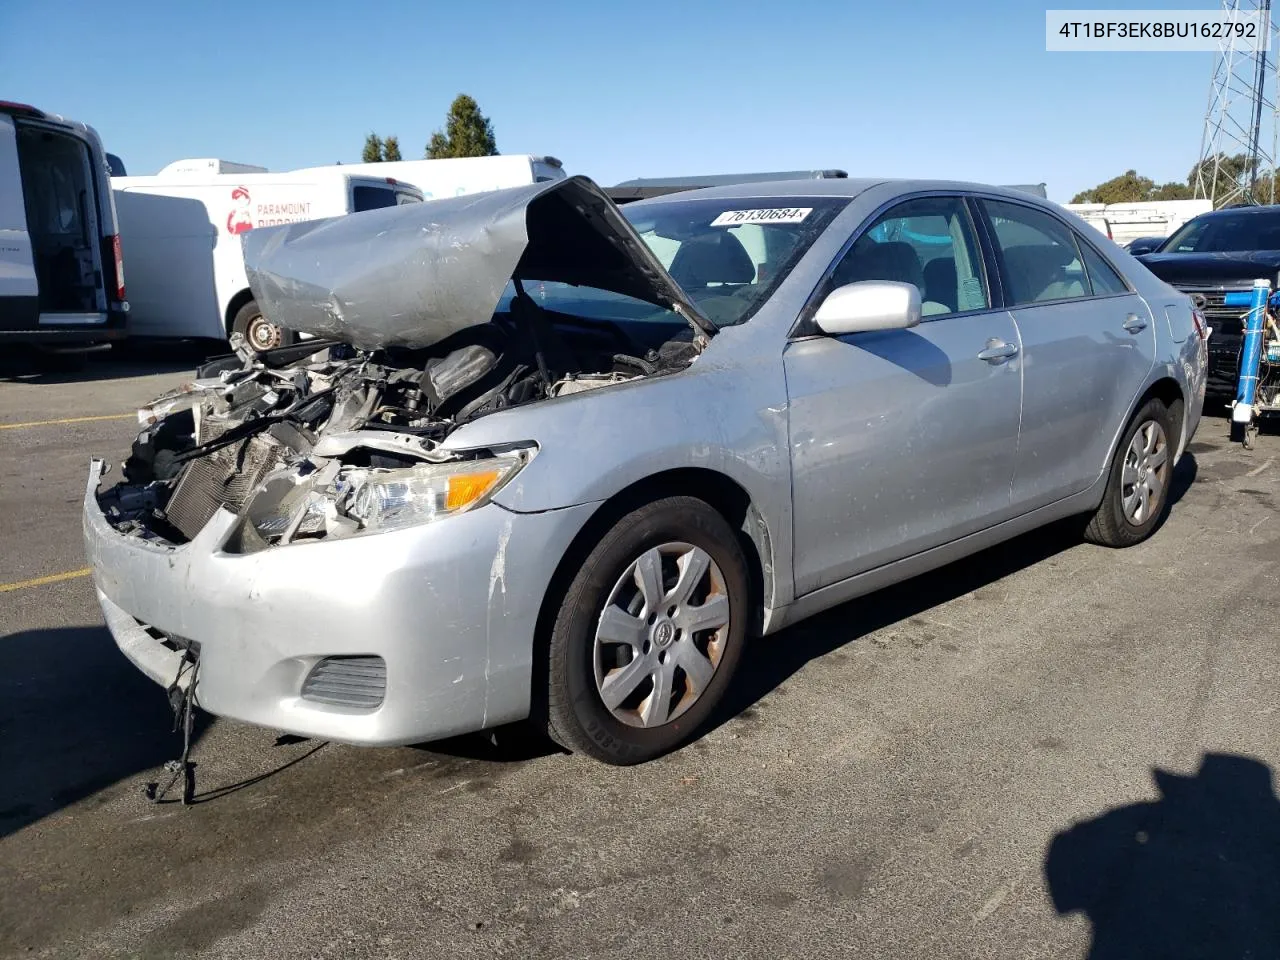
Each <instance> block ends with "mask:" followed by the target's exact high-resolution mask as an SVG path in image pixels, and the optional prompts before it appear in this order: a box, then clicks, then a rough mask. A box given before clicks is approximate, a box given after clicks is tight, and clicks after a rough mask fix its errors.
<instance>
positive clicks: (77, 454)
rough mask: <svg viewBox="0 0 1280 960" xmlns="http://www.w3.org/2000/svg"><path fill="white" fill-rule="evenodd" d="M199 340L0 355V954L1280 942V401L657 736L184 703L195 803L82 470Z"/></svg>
mask: <svg viewBox="0 0 1280 960" xmlns="http://www.w3.org/2000/svg"><path fill="white" fill-rule="evenodd" d="M192 362H193V361H192V358H191V357H190V356H188V355H182V356H179V357H177V358H172V357H168V356H165V355H164V354H163V353H160V354H156V355H150V356H147V357H144V358H141V359H139V358H136V357H135V358H133V359H129V358H124V359H121V358H112V357H99V358H95V359H94V360H93V361H92V362H91V363H90V365H89V366H88V367H87V368H86V369H85V370H84V371H80V372H76V373H68V374H60V375H44V376H34V375H17V374H13V373H11V374H10V375H9V376H7V377H0V956H5V957H8V956H14V957H94V958H97V957H143V958H159V957H188V956H191V957H225V958H258V957H262V958H272V960H292V958H299V960H301V958H308V960H309V958H317V957H324V958H328V957H334V958H365V957H367V958H417V957H431V958H434V957H441V958H444V957H447V958H463V957H493V956H498V957H522V958H523V957H540V958H541V957H545V958H553V957H554V958H560V957H583V958H586V957H590V958H612V957H619V958H622V957H627V958H634V957H660V956H680V957H690V958H692V957H717V958H719V957H751V958H754V957H761V958H771V960H780V958H788V957H795V958H800V957H829V956H866V957H875V958H885V957H913V958H914V957H930V958H950V957H956V958H974V957H1001V958H1003V957H1008V958H1031V957H1084V956H1089V955H1092V956H1094V957H1098V958H1101V957H1157V956H1159V957H1171V958H1173V957H1191V956H1197V957H1218V956H1221V957H1245V956H1248V957H1254V958H1262V957H1280V801H1278V800H1277V798H1276V794H1275V784H1274V782H1273V775H1274V771H1275V769H1276V767H1277V764H1278V763H1280V692H1277V679H1278V678H1280V643H1278V642H1277V636H1278V631H1277V625H1278V624H1280V615H1278V613H1277V611H1278V610H1280V517H1278V516H1277V515H1276V513H1275V511H1276V509H1277V493H1278V492H1280V485H1278V482H1277V481H1278V478H1280V436H1275V435H1263V436H1261V437H1260V438H1259V439H1258V442H1257V445H1256V448H1255V449H1254V450H1252V451H1245V450H1242V449H1241V448H1240V447H1239V446H1235V445H1231V444H1229V443H1227V440H1226V435H1227V423H1226V421H1225V420H1224V419H1222V418H1221V417H1210V418H1208V419H1206V421H1205V422H1204V424H1203V425H1202V427H1201V431H1200V434H1199V436H1197V438H1196V441H1195V443H1193V444H1192V447H1191V450H1190V451H1189V452H1188V453H1187V454H1186V456H1184V458H1183V459H1182V461H1181V462H1180V463H1179V464H1178V466H1177V470H1176V474H1175V481H1176V483H1175V495H1176V497H1177V501H1176V502H1175V503H1174V505H1173V508H1172V512H1171V514H1170V516H1169V519H1168V521H1167V522H1166V524H1165V525H1164V526H1163V528H1162V529H1160V530H1159V531H1158V533H1157V534H1156V535H1155V536H1154V537H1153V538H1152V539H1151V540H1149V541H1148V542H1147V543H1144V544H1142V545H1140V546H1138V547H1135V548H1132V549H1129V550H1124V551H1115V550H1108V549H1104V548H1100V547H1095V546H1090V545H1086V544H1083V543H1081V542H1080V540H1079V538H1078V536H1077V530H1076V529H1075V528H1074V527H1072V526H1071V525H1058V526H1055V527H1052V528H1049V529H1047V530H1043V531H1039V532H1037V533H1033V534H1030V535H1028V536H1025V537H1022V538H1020V539H1018V540H1016V541H1013V542H1012V543H1009V544H1006V545H1004V546H1002V547H998V548H996V549H993V550H989V551H987V552H985V553H982V554H980V555H978V556H976V557H973V558H970V559H968V560H965V561H963V562H962V563H959V564H956V565H953V566H951V567H948V568H946V569H944V570H941V571H938V572H936V573H934V574H931V575H929V576H926V577H923V578H920V579H918V580H916V581H913V582H911V583H910V584H905V585H902V586H899V587H896V588H893V589H891V590H888V591H885V592H882V593H880V594H877V595H874V596H872V597H868V598H865V599H863V600H861V601H856V602H854V603H850V604H847V605H845V606H842V607H839V608H838V609H836V610H833V611H830V612H828V613H826V614H824V615H822V616H819V617H817V618H815V619H813V620H811V621H808V622H806V623H804V624H801V625H799V626H797V627H795V628H792V629H790V630H787V631H786V632H784V633H782V634H780V635H778V636H776V637H772V638H768V639H766V640H762V641H759V642H757V643H756V644H755V645H754V646H753V647H752V648H751V649H750V650H749V651H748V656H747V659H746V661H745V663H744V666H743V670H742V673H741V675H740V677H739V681H738V683H737V684H736V687H735V689H734V692H733V696H732V700H731V702H730V703H729V704H728V705H727V707H726V709H725V710H724V711H723V712H722V715H721V716H720V717H719V718H718V719H717V721H716V723H715V725H714V726H713V727H712V729H710V730H709V731H707V732H706V733H705V734H704V735H703V736H701V737H700V738H699V739H698V740H696V741H695V742H694V743H692V744H691V745H689V746H688V747H686V748H685V749H683V750H681V751H679V752H677V753H675V754H673V755H671V756H669V757H666V758H664V759H661V760H659V761H656V762H654V763H650V764H647V765H644V766H641V767H635V768H627V769H617V768H609V767H605V766H602V765H598V764H596V763H593V762H591V761H589V760H586V759H584V758H580V757H576V756H568V755H564V754H562V753H559V752H555V751H552V750H551V749H550V748H549V747H547V746H546V745H545V744H543V743H542V742H540V741H538V740H536V739H535V738H530V737H528V736H525V735H523V734H522V733H521V731H519V730H506V729H504V730H500V731H497V732H496V733H495V734H493V735H476V736H473V737H464V738H459V739H458V740H454V741H449V742H446V743H443V744H429V745H423V746H422V747H411V748H400V749H382V750H375V749H359V748H354V747H346V746H340V745H336V744H326V743H320V742H316V741H298V740H296V739H293V738H281V737H279V735H278V734H277V733H276V732H274V731H270V730H264V729H258V728H254V727H250V726H246V725H243V724H239V723H235V722H230V721H223V720H213V719H212V718H202V721H201V723H200V725H199V726H198V728H197V735H198V739H197V742H196V745H195V751H194V752H195V759H196V761H197V763H198V768H197V774H198V796H197V803H196V804H195V805H194V806H192V807H190V808H183V807H181V806H180V805H178V804H175V803H162V804H151V803H148V802H147V800H146V799H145V798H144V796H143V787H144V785H145V784H146V783H148V782H151V781H157V780H160V779H162V770H161V769H160V768H161V766H162V764H163V763H164V762H165V761H166V760H169V759H172V758H173V757H174V756H175V755H176V753H177V750H178V747H179V742H178V739H177V737H176V736H175V735H174V734H173V733H172V732H171V730H170V717H169V713H168V707H167V704H166V702H165V697H164V694H163V692H162V691H161V690H160V689H159V688H158V687H156V686H154V685H152V684H151V683H150V682H149V681H147V680H146V679H145V678H143V677H142V675H141V674H140V673H138V672H137V671H136V670H135V669H134V668H133V667H131V666H130V665H129V664H128V663H127V662H126V661H125V659H124V658H123V656H121V655H120V654H119V653H118V652H117V651H116V649H115V647H114V645H113V644H112V642H111V639H110V637H109V635H108V634H107V632H106V630H105V629H104V627H103V626H102V619H101V615H100V613H99V611H98V609H97V604H96V601H95V599H94V595H93V587H92V582H91V580H90V578H89V577H88V576H86V575H85V570H84V567H85V563H84V558H83V552H82V547H81V542H80V500H81V498H82V497H83V494H84V482H85V474H86V468H87V465H88V460H89V457H90V456H92V455H95V454H96V455H103V456H106V457H108V458H109V459H110V460H112V461H115V462H117V463H118V462H119V461H120V460H121V459H123V457H124V455H125V454H126V453H127V450H128V445H129V442H130V440H131V439H132V436H133V434H134V433H135V432H136V421H135V420H134V419H133V411H134V408H135V407H136V406H137V405H138V404H140V403H142V402H145V401H146V400H148V399H150V398H151V397H153V396H154V395H155V394H157V393H159V392H161V391H162V390H164V389H167V388H168V387H170V386H172V385H176V384H177V383H179V382H180V381H181V380H182V379H183V378H184V375H185V374H186V373H187V372H188V371H189V368H190V366H191V363H192ZM1091 951H1092V953H1091Z"/></svg>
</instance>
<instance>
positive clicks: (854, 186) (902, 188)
mask: <svg viewBox="0 0 1280 960" xmlns="http://www.w3.org/2000/svg"><path fill="white" fill-rule="evenodd" d="M883 185H891V186H893V187H896V188H897V190H898V192H899V193H904V194H905V193H918V192H926V191H943V192H948V193H950V192H956V193H973V192H977V193H987V194H993V195H998V196H1004V197H1008V198H1009V199H1011V200H1023V201H1026V200H1030V201H1032V202H1036V201H1038V202H1040V203H1045V202H1046V201H1045V200H1042V199H1040V198H1039V197H1037V196H1035V195H1034V194H1031V193H1028V192H1026V191H1022V190H1016V189H1010V188H1008V187H996V186H992V185H991V184H986V183H968V182H965V181H960V180H901V179H893V178H888V177H849V178H847V179H846V178H829V179H816V178H815V179H806V180H770V181H766V182H753V183H732V184H725V185H724V186H720V187H704V188H702V189H698V190H684V191H681V192H680V193H669V194H666V195H665V196H661V197H652V198H650V199H647V200H637V201H635V203H631V204H627V206H636V207H638V206H641V205H644V206H648V205H649V204H653V203H679V202H682V201H686V200H713V199H727V200H732V199H737V198H739V197H740V198H743V199H749V198H760V199H765V198H768V197H856V196H858V195H859V194H860V193H864V192H866V191H867V190H870V189H871V188H872V187H879V186H883Z"/></svg>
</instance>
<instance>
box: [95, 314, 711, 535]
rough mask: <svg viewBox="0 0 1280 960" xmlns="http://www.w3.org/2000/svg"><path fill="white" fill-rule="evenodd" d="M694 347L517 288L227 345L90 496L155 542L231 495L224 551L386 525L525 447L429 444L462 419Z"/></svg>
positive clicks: (655, 364)
mask: <svg viewBox="0 0 1280 960" xmlns="http://www.w3.org/2000/svg"><path fill="white" fill-rule="evenodd" d="M677 319H678V318H677ZM699 349H700V343H699V341H698V340H697V338H696V337H695V335H694V331H692V330H691V329H690V328H689V327H688V326H687V325H685V324H683V323H676V324H670V325H669V324H665V323H643V324H623V323H616V322H613V321H609V320H598V319H587V318H583V317H579V316H574V315H569V314H563V313H558V312H555V311H552V310H547V309H545V308H543V307H541V306H539V305H537V304H536V303H535V302H534V301H533V300H532V299H531V298H530V297H528V296H527V295H526V294H525V293H524V292H523V290H520V291H519V293H518V295H517V296H516V297H514V298H513V299H512V301H511V303H510V308H509V310H507V311H504V312H501V313H498V314H496V315H495V316H494V318H493V320H492V322H490V323H488V324H484V325H479V326H475V327H471V328H468V329H465V330H462V331H460V332H458V333H455V334H453V335H452V336H449V337H447V338H445V339H444V340H441V341H439V342H438V343H435V344H433V345H431V346H430V347H428V348H423V349H408V348H398V347H388V348H382V349H375V350H359V349H356V348H353V347H351V346H349V345H347V344H343V343H339V342H336V341H333V340H323V339H313V340H306V341H303V342H302V343H300V344H297V345H294V346H286V347H278V348H276V349H274V350H269V351H263V352H258V353H251V352H249V351H247V350H242V352H241V353H239V354H233V355H231V356H228V357H224V358H219V359H217V360H215V361H212V362H210V363H208V364H206V365H204V366H203V367H201V368H199V369H198V370H197V372H196V379H195V380H194V381H192V382H191V383H188V384H186V385H185V386H183V387H181V388H180V389H178V390H176V391H173V392H171V393H168V394H165V395H164V396H162V397H160V398H158V399H157V400H155V401H153V402H152V403H151V404H150V405H148V406H147V407H144V408H142V409H141V410H139V412H138V417H139V421H140V423H141V424H142V426H143V429H142V431H141V433H139V435H138V437H137V439H136V440H135V441H134V443H133V447H132V450H131V453H130V455H129V457H128V459H127V460H126V461H125V463H124V467H123V479H122V480H121V481H120V482H118V483H116V484H115V485H114V486H112V487H111V488H109V489H107V490H104V491H102V492H101V493H100V494H99V498H98V499H99V504H100V505H101V507H102V508H103V510H104V512H105V514H106V516H107V518H108V520H109V521H110V522H111V523H112V525H113V526H114V527H115V528H116V529H117V530H118V531H119V532H121V533H124V534H127V535H130V536H135V537H139V538H143V539H145V540H149V541H154V542H157V543H163V544H170V545H176V544H182V543H186V542H189V541H190V540H192V539H194V538H195V537H196V536H197V535H198V534H199V532H200V531H201V530H202V529H203V528H204V526H205V524H207V523H208V521H209V520H210V519H211V518H212V517H213V516H214V514H215V513H217V512H218V511H219V510H220V509H225V510H228V511H231V512H232V513H236V514H238V515H239V521H238V523H237V525H236V527H235V529H234V531H233V534H232V536H231V538H230V540H229V541H228V542H227V543H226V544H225V545H224V547H223V549H224V550H227V551H229V552H245V553H247V552H253V551H254V550H260V549H263V548H266V547H269V546H275V545H280V544H286V543H292V542H296V541H299V540H308V539H312V540H314V539H321V538H324V537H336V536H348V535H352V534H355V533H358V532H361V531H363V530H370V529H392V528H394V526H395V525H396V524H397V523H405V522H411V521H414V520H415V519H424V518H425V519H429V518H430V517H431V516H434V515H436V514H438V513H439V512H449V511H451V510H457V509H466V508H467V507H468V506H469V505H470V504H473V503H477V502H483V499H482V498H484V497H487V496H489V495H491V494H492V493H493V492H496V489H497V487H499V486H500V485H501V484H502V483H504V482H505V480H506V479H508V478H509V476H510V475H513V474H514V472H515V471H517V470H518V469H519V468H520V466H521V465H522V464H523V463H524V462H527V460H528V459H530V458H531V457H532V456H534V455H536V450H531V449H511V450H482V451H467V452H465V453H463V452H458V451H454V450H446V449H444V448H442V447H441V442H442V441H443V440H444V439H445V438H446V437H448V436H449V434H450V433H452V432H453V431H454V430H456V429H457V428H458V427H460V426H462V425H463V424H466V423H468V422H470V421H472V420H475V419H476V418H478V417H483V416H486V415H489V414H492V413H496V412H499V411H502V410H508V409H511V408H514V407H519V406H522V405H525V404H529V403H537V402H544V401H549V400H553V399H555V398H558V397H564V396H568V395H571V394H577V393H582V392H586V391H591V390H596V389H602V388H607V387H609V386H612V385H615V384H620V383H625V382H627V381H631V380H636V379H639V378H645V377H655V376H662V375H666V374H670V373H674V372H677V371H679V370H681V369H684V368H685V367H687V366H688V365H689V364H690V363H692V362H693V361H694V359H695V358H696V357H697V355H698V352H699ZM467 497H471V498H472V499H470V500H467V499H466V498H467ZM424 511H425V512H424Z"/></svg>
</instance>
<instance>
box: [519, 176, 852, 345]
mask: <svg viewBox="0 0 1280 960" xmlns="http://www.w3.org/2000/svg"><path fill="white" fill-rule="evenodd" d="M848 202H849V201H848V198H845V197H752V198H746V199H743V198H732V199H717V200H684V201H679V200H664V201H662V202H658V203H645V204H626V205H624V206H623V207H622V208H621V209H622V214H623V216H625V217H626V218H627V219H628V220H629V221H630V222H631V225H632V226H633V227H635V229H636V232H637V233H639V234H640V237H641V239H643V240H644V242H645V243H646V244H647V245H648V247H649V249H650V250H652V251H653V253H654V255H655V256H656V257H657V258H658V260H659V261H660V262H661V263H662V265H663V267H665V268H666V269H667V272H668V273H670V274H671V276H672V277H673V278H674V279H675V281H676V282H677V283H678V284H680V287H681V289H683V290H684V292H685V293H687V294H688V295H689V299H690V300H692V301H693V302H694V304H695V305H696V306H697V307H698V309H699V310H700V311H702V313H703V314H704V315H705V316H707V317H709V318H710V319H711V320H712V321H713V322H714V323H715V324H716V326H720V327H723V326H731V325H733V324H736V323H743V322H744V321H746V320H747V319H748V318H749V317H750V316H751V315H752V314H753V313H755V312H756V310H757V309H759V307H760V306H761V304H763V303H764V302H765V301H766V300H768V299H769V297H770V295H771V294H772V293H773V291H774V290H775V289H776V288H777V286H778V284H780V283H781V282H782V281H783V279H784V278H785V277H786V276H787V274H788V273H790V272H791V269H792V268H793V267H794V266H795V265H796V263H797V262H799V260H800V257H801V256H803V255H804V252H805V251H806V250H808V249H809V246H810V245H811V244H812V243H813V241H814V240H815V239H817V237H818V235H819V234H821V233H822V231H823V230H824V229H826V226H827V224H829V223H830V222H831V220H832V218H834V217H835V215H836V214H837V213H839V212H840V210H841V209H842V208H843V207H844V206H845V204H847V203H848ZM526 288H527V289H528V291H529V293H530V295H531V296H532V297H533V298H534V299H535V300H536V301H538V303H539V304H540V305H541V306H544V307H546V308H547V309H549V310H556V311H559V312H561V313H568V314H573V315H574V316H579V317H589V318H593V319H598V320H613V321H620V322H627V323H631V322H645V323H668V324H675V325H679V326H685V324H686V322H685V320H683V319H682V318H681V317H679V316H678V315H677V314H674V313H672V312H671V311H670V310H666V309H664V308H662V307H658V306H655V305H654V304H652V303H646V302H645V301H642V300H637V299H635V298H633V297H628V296H625V295H623V294H620V293H612V292H610V291H608V290H599V289H595V288H592V287H575V286H572V285H570V284H567V283H557V282H552V281H546V282H533V283H526ZM513 293H514V288H513V287H512V286H511V285H510V284H508V285H507V291H506V294H505V296H504V298H503V303H502V304H501V305H500V307H499V309H506V307H507V301H508V300H509V298H510V297H511V295H512V294H513Z"/></svg>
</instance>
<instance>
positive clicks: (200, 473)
mask: <svg viewBox="0 0 1280 960" xmlns="http://www.w3.org/2000/svg"><path fill="white" fill-rule="evenodd" d="M210 439H213V437H209V438H208V439H206V440H205V442H206V443H207V442H208V441H209V440H210ZM279 446H280V444H279V443H278V442H277V441H276V440H274V439H272V438H271V437H269V436H267V435H266V434H261V433H260V434H258V435H256V436H253V437H250V438H249V439H247V440H242V441H240V442H239V443H233V444H231V445H230V446H227V447H223V448H222V449H221V450H215V451H214V452H213V453H211V454H209V455H208V456H206V457H200V458H199V459H198V460H192V461H191V462H190V463H189V464H187V469H186V470H185V471H184V472H183V474H182V477H181V478H180V479H179V480H178V483H177V485H176V486H175V487H174V488H173V496H171V497H170V498H169V504H168V506H167V507H166V508H165V513H166V514H167V516H168V518H169V522H170V523H171V524H173V525H174V526H175V527H177V528H178V529H179V530H180V531H181V532H182V534H183V535H184V536H185V537H186V538H187V539H188V540H193V539H195V536H196V534H198V533H199V532H200V531H201V530H202V529H204V525H205V524H206V523H208V522H209V518H210V517H212V516H213V515H214V514H215V513H217V512H218V508H219V507H226V508H228V509H229V510H233V511H238V510H239V509H240V508H241V507H242V506H244V502H245V500H246V499H247V498H248V496H249V494H250V493H252V492H253V489H254V487H256V486H257V485H258V484H259V483H260V482H261V481H262V478H263V477H264V476H266V475H267V473H268V471H270V470H271V468H272V467H273V466H275V464H276V461H277V459H278V452H279Z"/></svg>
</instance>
